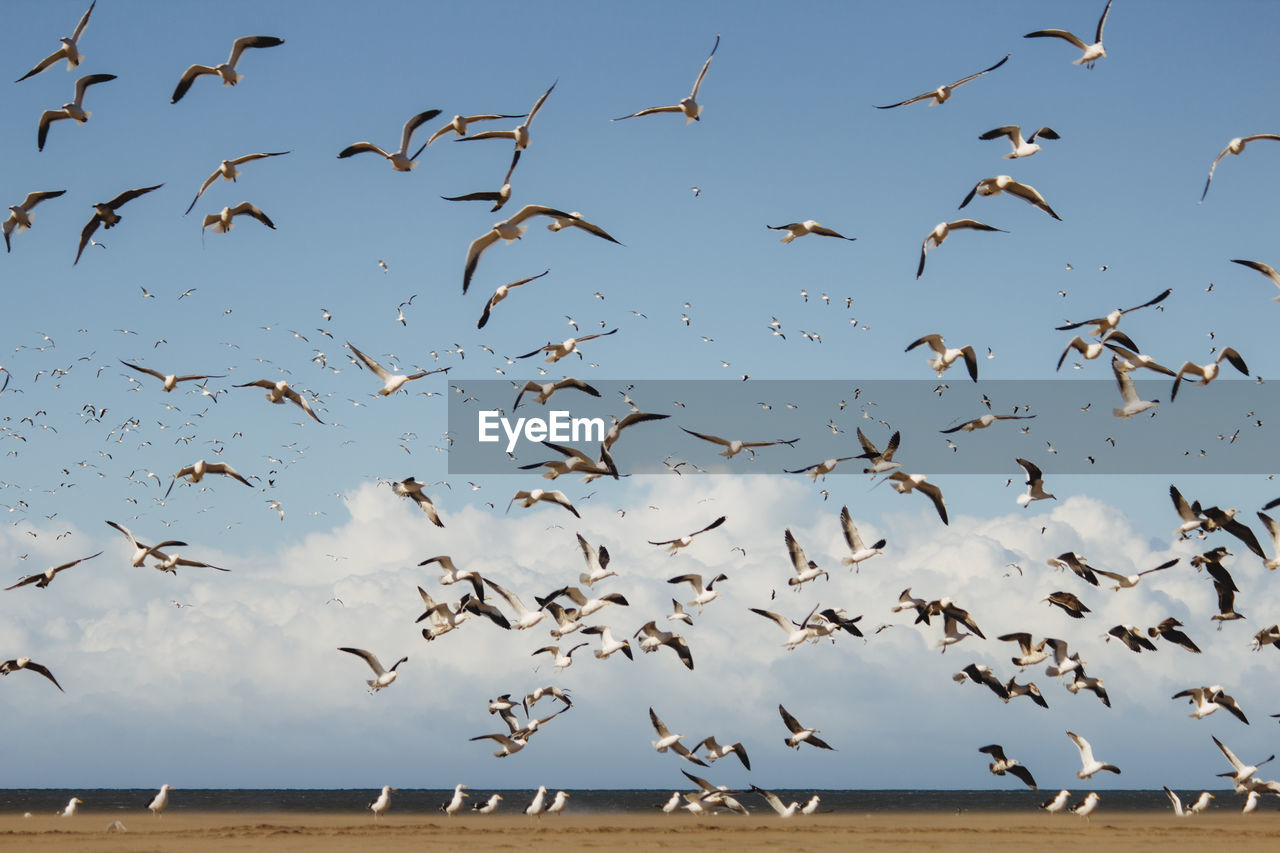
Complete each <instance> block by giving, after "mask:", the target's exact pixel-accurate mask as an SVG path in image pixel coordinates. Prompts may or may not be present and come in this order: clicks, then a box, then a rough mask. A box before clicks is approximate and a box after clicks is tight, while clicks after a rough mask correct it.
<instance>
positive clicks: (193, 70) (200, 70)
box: [169, 65, 218, 104]
mask: <svg viewBox="0 0 1280 853" xmlns="http://www.w3.org/2000/svg"><path fill="white" fill-rule="evenodd" d="M217 73H218V69H216V68H211V67H210V66H208V65H192V66H191V67H190V68H188V69H187V70H186V71H184V72H182V77H181V78H179V80H178V85H177V86H176V87H174V90H173V98H172V99H171V100H170V101H169V103H171V104H176V103H178V101H181V100H182V96H183V95H185V94H187V90H188V89H190V88H191V84H192V83H194V82H195V79H196V78H197V77H200V76H201V75H204V74H217Z"/></svg>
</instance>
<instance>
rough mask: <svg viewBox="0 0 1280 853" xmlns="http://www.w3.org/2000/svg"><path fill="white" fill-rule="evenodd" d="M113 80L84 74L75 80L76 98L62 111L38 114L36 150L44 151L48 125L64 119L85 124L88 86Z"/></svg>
mask: <svg viewBox="0 0 1280 853" xmlns="http://www.w3.org/2000/svg"><path fill="white" fill-rule="evenodd" d="M114 79H116V75H114V74H86V75H85V76H84V77H81V78H80V79H79V80H77V81H76V96H75V98H74V99H73V100H72V101H71V103H69V104H63V105H62V109H58V110H45V111H44V112H42V113H41V114H40V122H39V124H38V126H37V128H36V150H38V151H43V150H44V141H45V139H47V138H48V136H49V125H50V124H52V123H53V122H55V121H64V120H65V119H75V121H76V123H77V124H84V123H85V122H87V121H88V120H89V116H90V115H91V113H90V112H89V111H88V110H86V109H85V108H84V93H85V92H86V91H87V90H88V88H89V87H90V86H95V85H97V84H98V83H106V82H107V81H109V80H114Z"/></svg>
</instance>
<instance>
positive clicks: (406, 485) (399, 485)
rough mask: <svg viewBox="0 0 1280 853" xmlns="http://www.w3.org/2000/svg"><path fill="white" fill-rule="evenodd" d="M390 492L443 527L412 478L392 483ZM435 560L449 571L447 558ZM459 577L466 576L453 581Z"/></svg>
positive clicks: (416, 482) (423, 493) (419, 484)
mask: <svg viewBox="0 0 1280 853" xmlns="http://www.w3.org/2000/svg"><path fill="white" fill-rule="evenodd" d="M391 490H392V491H393V492H395V493H396V494H397V495H399V496H400V497H402V498H408V499H409V500H411V501H413V502H414V503H416V504H417V505H418V507H419V508H420V509H421V510H422V511H423V512H425V513H426V514H427V518H429V519H430V520H431V523H432V524H434V525H435V526H436V527H444V522H443V521H441V520H440V513H438V512H437V511H436V505H435V504H434V503H432V502H431V498H429V497H427V495H426V493H425V492H424V491H422V483H419V482H418V481H417V480H415V479H414V478H413V477H405V478H404V479H403V480H400V481H399V482H395V483H392V484H391ZM436 559H440V560H441V565H442V566H445V568H446V569H450V568H451V566H452V565H453V563H452V561H451V562H450V563H449V564H448V565H445V563H444V559H447V558H436ZM429 562H432V560H427V561H426V562H423V563H419V564H418V565H420V566H422V565H426V563H429ZM460 577H466V575H461V576H459V577H455V578H454V580H458V579H459V578H460ZM452 582H453V581H450V583H452ZM472 583H476V582H475V581H472ZM477 591H478V588H477ZM481 597H483V596H481Z"/></svg>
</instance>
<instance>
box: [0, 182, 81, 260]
mask: <svg viewBox="0 0 1280 853" xmlns="http://www.w3.org/2000/svg"><path fill="white" fill-rule="evenodd" d="M65 192H66V190H54V191H52V192H42V193H28V194H27V197H26V198H25V199H23V200H22V203H21V204H11V205H9V218H8V219H6V220H5V221H4V225H3V226H0V229H2V230H3V231H4V250H5V251H6V252H8V251H9V250H10V248H11V247H10V245H9V235H10V234H12V233H13V232H14V231H15V230H16V231H17V232H18V233H19V234H21V233H22V232H23V231H26V230H27V229H28V228H30V227H31V211H32V210H33V209H34V208H35V206H36V205H37V204H39V203H40V202H42V201H44V200H46V199H50V198H57V197H58V196H60V195H62V194H63V193H65Z"/></svg>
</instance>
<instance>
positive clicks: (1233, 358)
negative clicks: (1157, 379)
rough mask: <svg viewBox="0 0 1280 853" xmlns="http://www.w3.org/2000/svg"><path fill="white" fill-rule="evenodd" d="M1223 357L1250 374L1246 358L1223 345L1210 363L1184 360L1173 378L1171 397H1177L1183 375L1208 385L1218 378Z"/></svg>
mask: <svg viewBox="0 0 1280 853" xmlns="http://www.w3.org/2000/svg"><path fill="white" fill-rule="evenodd" d="M1223 359H1225V360H1226V361H1227V363H1228V364H1230V365H1231V366H1232V367H1234V368H1235V369H1236V370H1238V371H1239V372H1240V373H1242V374H1244V375H1245V376H1248V375H1249V367H1248V365H1246V364H1245V363H1244V359H1243V358H1241V357H1240V353H1238V352H1236V351H1235V350H1234V349H1232V348H1231V347H1223V348H1222V350H1221V351H1220V352H1219V353H1218V357H1217V358H1215V359H1214V360H1213V361H1211V362H1209V363H1208V364H1196V363H1195V362H1193V361H1188V362H1184V363H1183V365H1182V367H1180V368H1178V374H1177V376H1175V377H1174V379H1173V392H1172V393H1171V394H1170V395H1169V399H1170V400H1173V399H1176V398H1177V396H1178V386H1179V385H1181V384H1182V377H1184V376H1186V377H1188V378H1189V379H1190V380H1191V381H1195V380H1197V379H1198V380H1200V381H1199V382H1198V383H1197V384H1199V385H1208V384H1209V383H1210V382H1212V381H1213V380H1214V379H1216V378H1218V374H1219V373H1220V372H1221V371H1222V362H1223Z"/></svg>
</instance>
